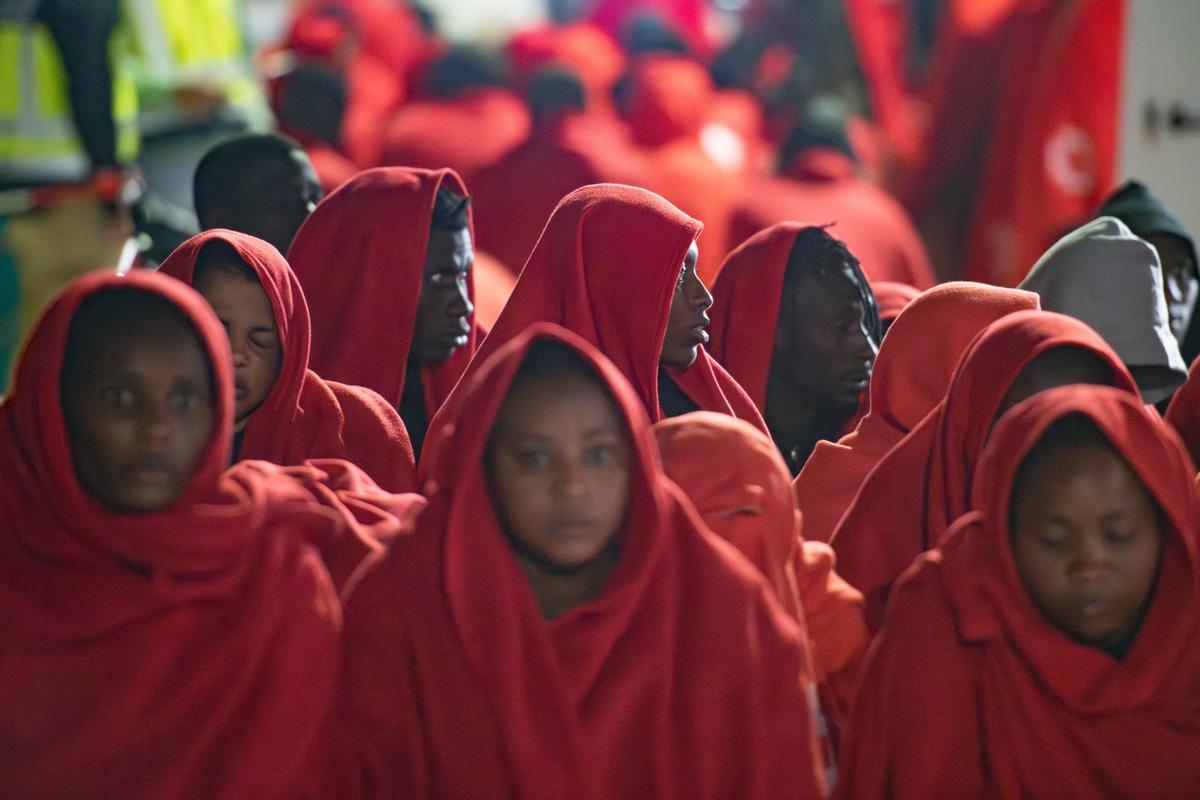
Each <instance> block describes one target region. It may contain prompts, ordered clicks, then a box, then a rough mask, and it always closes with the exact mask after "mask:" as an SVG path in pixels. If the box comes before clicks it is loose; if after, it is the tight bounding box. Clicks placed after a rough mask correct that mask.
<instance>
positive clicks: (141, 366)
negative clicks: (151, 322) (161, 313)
mask: <svg viewBox="0 0 1200 800" xmlns="http://www.w3.org/2000/svg"><path fill="white" fill-rule="evenodd" d="M87 356H88V357H87V358H86V359H85V360H84V363H83V373H84V374H85V375H87V376H89V377H92V378H96V379H102V378H103V377H105V376H106V375H114V374H119V373H120V374H129V375H151V374H153V375H156V376H158V375H162V374H164V373H171V374H173V375H178V376H184V375H190V374H193V373H194V374H196V375H201V376H202V375H204V374H206V372H207V357H206V355H205V353H204V350H203V348H202V347H201V346H200V342H199V341H197V339H196V337H195V335H194V334H192V333H191V332H190V331H188V330H187V329H185V328H183V327H182V326H179V325H163V326H156V329H153V330H141V331H133V330H129V329H126V330H124V331H113V330H110V331H109V332H108V334H107V335H103V334H102V335H101V336H100V337H99V338H98V339H97V340H96V341H94V342H92V343H90V345H89V346H88V352H87Z"/></svg>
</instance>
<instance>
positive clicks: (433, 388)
mask: <svg viewBox="0 0 1200 800" xmlns="http://www.w3.org/2000/svg"><path fill="white" fill-rule="evenodd" d="M288 261H289V262H290V263H291V265H292V268H293V269H294V270H295V272H296V275H297V277H298V278H299V279H300V284H301V285H302V286H303V287H304V291H305V293H306V294H307V295H308V300H309V303H310V305H311V310H312V327H313V338H312V367H313V369H315V370H316V371H317V372H318V373H320V374H321V376H322V377H325V378H328V379H333V380H338V381H343V382H345V383H349V384H353V385H356V386H365V387H367V388H368V389H371V390H373V391H376V392H378V393H379V394H380V395H382V396H383V397H384V399H386V400H387V401H388V402H389V403H390V404H391V405H392V407H393V408H395V409H396V410H397V411H398V412H399V414H400V417H401V419H403V420H404V426H405V428H406V429H407V430H408V435H409V438H410V440H411V442H412V445H413V450H414V452H415V454H416V456H417V457H418V458H420V454H421V450H422V447H423V443H424V441H425V435H426V431H427V429H428V427H429V422H430V420H431V419H432V418H433V416H434V414H435V413H436V412H437V410H438V408H440V407H441V405H442V403H443V402H445V399H446V397H447V396H448V395H449V394H450V391H451V389H453V388H454V385H455V384H456V383H457V382H458V379H459V377H460V376H461V375H462V374H463V371H464V370H465V369H466V366H467V363H468V362H469V361H470V360H471V356H472V354H473V353H474V352H475V348H476V344H477V342H478V340H479V339H480V338H482V334H481V333H480V332H479V329H478V325H477V324H476V320H475V306H474V300H473V298H474V292H475V289H474V278H473V274H474V270H473V266H474V261H475V253H474V232H473V227H472V221H471V202H470V196H469V195H468V194H467V189H466V187H465V186H464V185H463V182H462V181H461V180H460V179H459V177H458V175H456V174H455V173H454V171H453V170H449V169H441V170H426V169H416V168H408V167H383V168H377V169H370V170H367V171H366V172H363V173H360V174H359V175H357V176H355V177H354V178H352V179H351V180H350V181H348V182H346V183H345V184H343V185H342V186H340V187H339V188H338V189H337V190H336V191H334V192H333V193H332V194H330V195H329V196H328V197H327V198H325V200H323V201H322V202H321V204H320V205H319V206H317V209H316V210H315V211H314V212H313V213H312V215H311V216H310V217H309V218H308V220H307V221H305V223H304V225H303V227H301V228H300V232H299V233H297V234H296V239H295V241H294V242H293V243H292V247H291V249H290V250H289V251H288Z"/></svg>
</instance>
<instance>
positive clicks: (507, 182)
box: [471, 116, 602, 275]
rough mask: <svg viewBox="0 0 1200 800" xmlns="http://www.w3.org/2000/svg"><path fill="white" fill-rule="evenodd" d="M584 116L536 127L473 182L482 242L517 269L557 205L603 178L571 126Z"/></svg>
mask: <svg viewBox="0 0 1200 800" xmlns="http://www.w3.org/2000/svg"><path fill="white" fill-rule="evenodd" d="M586 124H587V118H586V117H580V116H575V117H564V118H562V119H560V120H558V121H557V123H556V124H553V125H547V126H544V127H541V128H535V129H534V131H533V132H532V133H531V134H530V136H529V138H528V139H526V140H525V141H524V142H523V143H521V144H520V145H519V146H517V147H516V148H514V149H513V150H511V151H509V152H508V153H507V154H505V156H504V158H502V159H500V161H499V162H498V163H496V164H494V165H492V166H490V167H488V168H486V169H484V170H483V171H481V172H480V173H479V175H478V177H477V178H476V179H475V180H474V181H473V182H472V184H471V185H472V187H473V189H474V195H473V200H474V213H475V230H476V232H477V233H478V235H479V246H480V247H481V248H483V249H485V250H487V251H488V252H490V253H492V254H493V255H495V256H496V258H498V259H500V262H501V263H502V264H504V266H506V267H508V268H509V269H510V270H512V272H513V274H514V275H515V274H516V273H519V272H520V271H521V268H522V267H524V266H525V259H527V258H529V254H530V253H531V252H532V251H533V247H534V245H536V244H537V240H538V237H539V236H540V235H541V233H542V228H544V227H545V225H546V220H547V219H549V218H550V214H551V213H553V211H554V208H555V206H557V205H558V203H559V201H560V200H562V199H563V198H564V197H566V196H567V195H568V194H570V193H571V192H573V191H574V190H576V189H578V188H579V187H581V186H587V185H588V184H592V183H600V182H601V180H602V174H601V170H600V169H599V168H598V167H597V165H596V164H595V163H593V161H592V159H591V158H590V157H589V156H588V154H587V152H586V150H585V149H584V148H580V147H576V146H574V144H573V142H572V134H571V129H572V128H573V127H578V126H579V125H586Z"/></svg>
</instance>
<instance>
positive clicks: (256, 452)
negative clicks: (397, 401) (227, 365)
mask: <svg viewBox="0 0 1200 800" xmlns="http://www.w3.org/2000/svg"><path fill="white" fill-rule="evenodd" d="M159 271H160V272H162V273H163V274H165V275H170V276H171V277H173V278H178V279H179V280H182V281H184V282H185V283H189V284H191V285H192V286H193V287H194V288H195V289H196V290H197V291H199V292H200V294H201V295H202V296H203V297H204V299H205V300H207V301H208V303H209V305H210V306H211V307H212V309H213V311H214V312H215V313H216V315H217V318H218V319H219V320H220V321H221V324H222V325H223V326H224V327H225V333H226V335H227V336H228V338H229V345H230V350H231V351H232V355H233V373H234V399H235V402H236V407H235V412H236V416H235V419H234V434H233V460H234V461H239V460H247V459H262V460H264V461H271V462H273V463H276V464H282V465H292V464H302V463H304V462H305V461H307V460H309V459H317V458H340V459H345V460H347V461H350V462H351V463H354V464H356V465H357V466H359V467H360V468H362V469H363V471H365V472H366V473H367V474H369V475H370V476H371V477H372V479H373V480H374V481H375V482H376V483H377V484H378V485H379V486H381V487H382V488H384V489H387V490H388V491H395V492H402V491H410V490H412V489H413V488H414V487H415V485H416V465H415V460H414V457H413V453H412V446H411V444H410V443H409V440H408V433H407V431H406V430H405V427H404V423H403V422H402V421H401V419H400V416H399V414H398V413H397V412H396V410H395V409H394V408H392V407H391V405H390V404H389V403H388V402H387V401H386V400H384V399H383V398H382V397H380V396H379V395H378V394H376V393H375V392H373V391H371V390H370V389H367V388H365V387H361V386H348V385H346V384H343V383H338V382H336V381H329V380H325V379H324V378H322V377H321V376H319V375H317V373H315V372H314V371H313V370H312V369H310V368H309V349H310V342H311V333H310V328H311V324H310V320H309V313H308V304H307V301H306V300H305V297H304V293H303V292H302V291H301V289H300V283H299V281H298V280H297V279H296V276H295V274H294V273H293V272H292V270H291V268H290V267H289V266H288V264H287V262H286V261H285V260H284V258H283V256H281V255H280V254H279V251H277V250H276V249H275V248H274V247H272V246H271V245H270V244H268V243H267V242H264V241H262V240H261V239H256V238H254V237H253V236H249V235H247V234H243V233H236V232H234V231H229V230H221V229H215V230H211V231H205V232H204V233H202V234H200V235H198V236H195V237H193V238H191V239H189V240H188V241H187V242H185V243H184V244H182V245H180V247H178V248H177V249H176V250H175V252H173V253H172V254H171V255H170V257H169V258H167V260H166V261H165V262H164V263H163V266H162V268H161V269H160V270H159Z"/></svg>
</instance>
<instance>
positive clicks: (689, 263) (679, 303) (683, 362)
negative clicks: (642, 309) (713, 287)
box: [659, 242, 713, 370]
mask: <svg viewBox="0 0 1200 800" xmlns="http://www.w3.org/2000/svg"><path fill="white" fill-rule="evenodd" d="M699 255H700V248H699V247H698V246H697V244H696V243H695V242H692V246H691V247H689V248H688V251H687V255H685V256H684V258H683V266H682V267H681V268H680V271H679V281H678V283H676V284H675V293H674V294H673V295H671V310H670V313H669V314H668V315H667V330H666V332H665V333H664V334H663V344H662V356H661V358H660V359H659V363H661V364H662V365H663V366H664V367H671V368H674V369H677V370H684V369H687V368H688V367H690V366H691V365H692V364H693V363H694V362H695V361H696V357H697V355H699V351H700V346H701V345H703V344H707V343H708V326H709V319H708V309H710V308H712V304H713V298H712V295H711V294H709V291H708V289H707V288H706V287H705V286H704V282H703V281H701V280H700V276H699V275H698V274H696V259H697V258H698V257H699Z"/></svg>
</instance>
